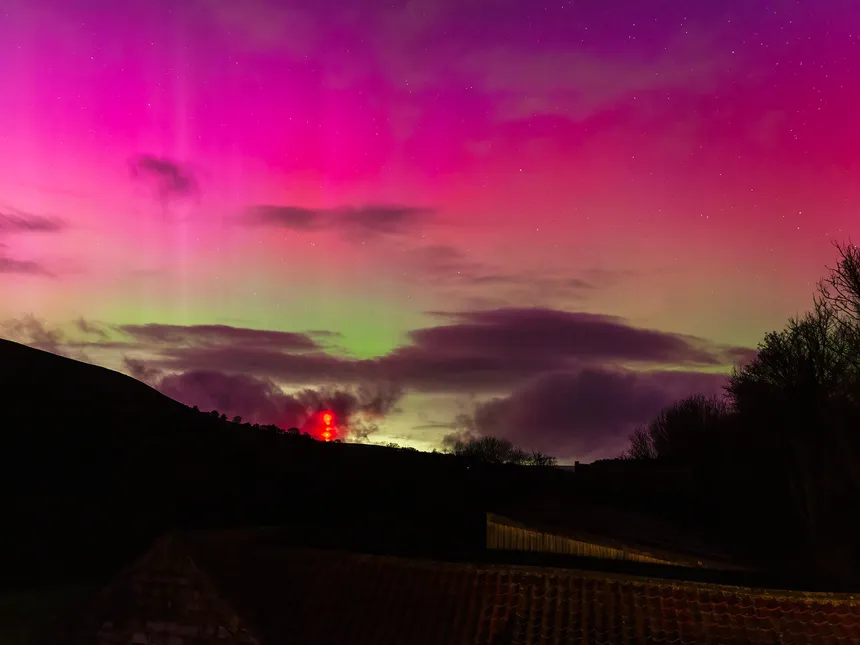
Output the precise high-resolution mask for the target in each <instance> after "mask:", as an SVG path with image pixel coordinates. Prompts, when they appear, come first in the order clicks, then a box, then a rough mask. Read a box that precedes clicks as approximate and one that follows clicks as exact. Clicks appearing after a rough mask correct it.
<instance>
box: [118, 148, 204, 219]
mask: <svg viewBox="0 0 860 645" xmlns="http://www.w3.org/2000/svg"><path fill="white" fill-rule="evenodd" d="M129 171H130V173H131V176H132V179H135V180H138V181H141V182H143V183H144V184H146V185H148V186H150V187H151V188H152V189H153V190H154V191H155V194H156V196H157V197H158V200H159V201H160V202H161V204H162V207H164V208H167V204H168V202H169V201H170V200H172V199H175V198H182V197H190V196H192V195H196V194H198V190H199V187H198V184H197V178H196V177H195V176H194V173H193V172H192V171H191V169H189V168H186V167H185V166H184V165H182V164H180V163H179V162H177V161H173V160H172V159H166V158H163V157H155V156H152V155H139V156H137V157H133V158H132V159H131V160H130V161H129Z"/></svg>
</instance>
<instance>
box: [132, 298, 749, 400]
mask: <svg viewBox="0 0 860 645" xmlns="http://www.w3.org/2000/svg"><path fill="white" fill-rule="evenodd" d="M436 315H438V316H442V317H445V318H447V319H448V320H450V321H451V322H450V324H444V325H439V326H434V327H428V328H424V329H418V330H415V331H413V332H411V333H410V340H411V341H412V342H411V343H410V344H408V345H404V346H401V347H399V348H397V349H395V350H394V351H392V352H390V353H389V354H387V355H385V356H381V357H379V358H374V359H354V358H347V357H344V356H335V355H332V354H328V353H324V352H322V351H318V350H316V349H315V347H316V346H315V345H309V344H308V343H312V342H313V341H311V340H309V339H308V337H306V336H303V335H298V336H299V337H300V340H298V341H297V342H296V344H297V345H299V348H300V349H308V350H309V351H305V352H303V353H297V352H296V351H295V350H296V347H295V345H290V343H280V344H279V343H278V342H276V341H265V339H266V338H267V336H266V335H267V334H276V339H278V338H282V337H284V338H291V336H290V335H287V334H286V333H285V332H262V331H257V330H247V329H245V330H236V331H235V332H234V331H232V330H235V329H236V328H230V327H222V326H213V327H205V329H213V328H214V329H217V330H218V333H217V334H213V336H214V338H212V341H211V342H209V340H208V339H209V338H210V336H208V335H206V334H201V337H202V339H203V340H204V341H207V342H201V340H200V337H197V336H193V334H191V330H194V329H199V328H195V327H188V328H185V327H179V326H175V327H174V326H143V327H141V328H140V329H144V328H146V329H149V330H152V331H153V332H154V333H148V334H141V335H139V336H138V337H139V338H141V339H142V340H146V341H147V342H154V341H159V342H161V343H162V345H160V351H159V356H158V358H157V359H155V363H154V364H157V365H158V366H160V367H162V368H165V369H169V370H174V371H186V370H197V369H199V370H213V371H223V370H228V371H233V372H241V373H246V374H256V375H259V376H265V377H267V378H272V379H274V380H276V381H278V382H282V383H292V384H304V383H363V382H377V381H394V382H398V383H403V384H404V386H406V387H408V388H410V389H415V390H419V391H428V392H429V391H440V392H441V391H447V392H451V391H456V392H467V393H468V392H494V391H496V392H499V391H504V390H507V389H509V388H511V387H513V386H516V385H517V384H519V383H521V382H522V381H524V380H526V379H529V378H532V377H535V376H537V375H540V374H544V373H547V372H554V371H565V370H572V369H578V368H580V367H581V366H583V365H605V364H618V365H624V364H630V363H640V364H642V365H643V366H650V367H654V366H659V365H688V366H696V365H698V366H703V365H704V366H720V365H727V364H729V363H731V362H733V360H734V356H735V355H736V354H737V353H738V352H739V351H740V350H739V349H738V348H726V347H723V346H719V345H714V344H712V343H708V342H707V341H705V340H703V339H700V338H696V337H693V336H684V335H679V334H670V333H665V332H660V331H655V330H650V329H641V328H637V327H632V326H630V325H628V324H626V323H625V322H624V321H623V320H622V319H620V318H614V317H610V316H600V315H595V314H583V313H568V312H563V311H554V310H548V309H499V310H493V311H483V312H472V313H437V314H436ZM135 329H138V328H135ZM233 333H235V334H236V340H235V341H234V340H231V339H232V338H233V336H232V335H231V334H233ZM282 335H283V336H282ZM189 338H197V339H198V340H196V341H191V340H189ZM243 339H244V340H243ZM222 340H223V342H222Z"/></svg>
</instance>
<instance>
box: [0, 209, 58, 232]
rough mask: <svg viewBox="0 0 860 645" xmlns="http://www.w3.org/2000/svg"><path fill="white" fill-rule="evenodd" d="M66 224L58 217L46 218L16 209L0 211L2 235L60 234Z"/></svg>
mask: <svg viewBox="0 0 860 645" xmlns="http://www.w3.org/2000/svg"><path fill="white" fill-rule="evenodd" d="M65 228H66V223H65V222H64V221H63V220H61V219H59V218H56V217H46V216H44V215H36V214H35V213H27V212H25V211H19V210H15V209H6V210H3V211H0V235H3V234H13V233H58V232H60V231H62V230H63V229H65Z"/></svg>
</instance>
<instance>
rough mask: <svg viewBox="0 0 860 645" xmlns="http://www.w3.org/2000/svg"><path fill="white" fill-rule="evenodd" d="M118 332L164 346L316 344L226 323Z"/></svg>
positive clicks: (303, 336)
mask: <svg viewBox="0 0 860 645" xmlns="http://www.w3.org/2000/svg"><path fill="white" fill-rule="evenodd" d="M119 329H120V331H122V332H123V333H125V334H127V335H129V336H131V337H133V338H135V339H136V340H138V341H141V342H146V343H159V344H166V345H191V346H208V347H211V346H214V345H230V346H242V347H262V348H269V349H277V350H289V351H307V350H314V349H319V345H318V344H317V343H316V342H315V341H314V340H312V339H311V338H310V337H309V336H308V335H307V334H300V333H295V332H285V331H267V330H260V329H248V328H244V327H231V326H230V325H187V326H185V325H162V324H157V323H150V324H146V325H122V326H120V327H119Z"/></svg>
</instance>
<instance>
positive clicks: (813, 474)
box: [625, 244, 860, 576]
mask: <svg viewBox="0 0 860 645" xmlns="http://www.w3.org/2000/svg"><path fill="white" fill-rule="evenodd" d="M836 248H837V250H838V253H839V260H838V263H837V264H836V266H835V267H833V268H831V269H829V273H828V275H827V276H826V277H825V278H824V279H822V280H821V282H820V283H819V284H818V288H817V291H816V293H815V296H814V300H813V303H814V306H813V308H812V310H811V311H810V312H808V313H806V314H804V315H803V316H800V317H797V318H792V319H790V320H789V321H788V324H787V325H786V327H785V329H783V330H781V331H774V332H770V333H768V334H767V335H766V336H765V337H764V339H763V340H762V341H761V343H760V344H759V347H758V354H757V355H756V356H755V358H753V359H752V360H751V361H749V362H748V363H747V364H745V365H740V366H737V367H736V368H735V369H734V371H733V372H732V374H731V376H730V377H729V381H728V385H727V386H726V391H725V395H724V396H723V397H718V398H705V397H701V396H695V397H691V398H688V399H685V400H683V401H680V402H678V403H676V404H675V405H673V406H671V407H669V408H667V409H665V410H663V411H662V412H661V413H660V415H659V416H658V417H657V418H655V419H654V420H653V421H651V422H650V423H648V424H647V425H645V426H644V427H642V428H640V429H638V430H636V431H635V432H634V434H633V435H632V437H631V439H630V446H629V450H628V452H627V454H626V455H625V457H626V458H627V459H633V460H640V461H650V462H657V463H662V464H663V465H664V466H665V468H666V469H673V468H674V469H675V470H676V471H677V472H679V473H680V472H683V473H686V479H685V481H684V486H688V487H691V489H690V490H688V491H686V492H687V493H689V494H690V495H692V496H693V497H694V498H695V499H696V500H698V502H697V503H698V504H700V505H702V507H704V508H706V509H709V510H710V511H711V512H712V513H713V515H714V519H715V521H716V522H718V523H719V524H720V525H721V526H722V528H723V529H724V530H725V531H726V532H727V533H729V534H732V535H733V536H734V537H735V539H737V540H738V541H739V542H740V541H743V540H746V541H747V542H752V541H754V538H758V539H757V541H758V543H759V546H760V551H761V552H765V551H767V550H769V551H770V553H771V554H772V555H773V556H774V557H777V556H780V557H782V558H783V559H784V560H785V561H786V562H788V561H791V560H792V559H794V561H795V562H797V564H798V566H802V565H803V564H804V563H805V564H808V565H810V566H812V567H813V568H814V569H816V570H821V571H827V572H828V573H851V574H853V575H855V576H860V566H858V565H860V527H858V523H857V522H856V521H855V518H854V513H855V509H857V508H858V506H857V505H858V503H860V249H858V247H856V246H854V245H853V244H837V245H836Z"/></svg>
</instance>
